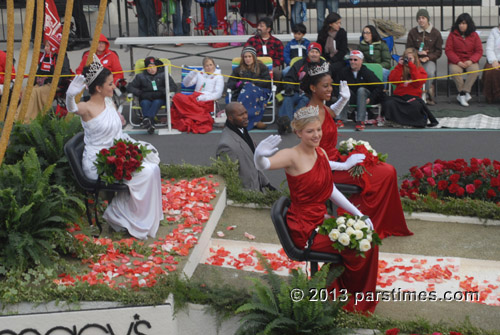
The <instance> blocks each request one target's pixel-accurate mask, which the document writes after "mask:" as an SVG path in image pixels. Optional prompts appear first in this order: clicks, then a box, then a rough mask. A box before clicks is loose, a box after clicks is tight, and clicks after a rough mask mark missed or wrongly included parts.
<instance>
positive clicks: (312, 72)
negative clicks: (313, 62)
mask: <svg viewBox="0 0 500 335" xmlns="http://www.w3.org/2000/svg"><path fill="white" fill-rule="evenodd" d="M328 72H330V63H328V62H324V63H323V64H322V65H318V66H314V67H312V68H310V69H309V70H308V71H307V74H308V75H309V76H311V77H312V76H317V75H318V74H322V73H328Z"/></svg>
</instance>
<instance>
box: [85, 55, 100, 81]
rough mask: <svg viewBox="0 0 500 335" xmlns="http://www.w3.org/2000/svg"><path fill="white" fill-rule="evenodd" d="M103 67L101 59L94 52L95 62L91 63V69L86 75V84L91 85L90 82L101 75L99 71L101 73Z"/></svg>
mask: <svg viewBox="0 0 500 335" xmlns="http://www.w3.org/2000/svg"><path fill="white" fill-rule="evenodd" d="M103 69H104V66H102V64H101V61H100V60H99V58H98V57H97V56H96V55H95V54H94V59H93V62H92V63H90V65H89V71H88V72H87V74H86V75H85V84H86V85H87V87H89V86H90V84H92V82H93V81H94V80H95V78H97V76H98V75H99V73H101V71H102V70H103Z"/></svg>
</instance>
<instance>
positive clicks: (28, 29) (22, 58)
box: [0, 0, 35, 165]
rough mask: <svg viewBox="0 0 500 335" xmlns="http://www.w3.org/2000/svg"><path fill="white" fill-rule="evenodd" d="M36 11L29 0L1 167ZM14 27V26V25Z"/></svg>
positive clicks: (0, 144)
mask: <svg viewBox="0 0 500 335" xmlns="http://www.w3.org/2000/svg"><path fill="white" fill-rule="evenodd" d="M12 1H13V0H10V2H12ZM34 9H35V0H28V1H27V2H26V21H25V23H24V31H23V39H22V42H21V51H20V53H19V65H18V66H17V73H18V76H19V78H18V80H16V82H15V84H14V89H13V90H12V96H11V99H10V106H9V111H8V113H7V119H6V120H5V125H4V128H3V129H2V137H0V165H2V162H3V157H4V155H5V150H6V149H7V144H8V143H9V138H10V132H11V131H12V124H13V123H14V118H15V116H16V110H17V102H18V100H19V95H20V93H21V88H22V86H23V80H22V76H23V74H24V69H25V67H26V61H27V58H28V51H29V46H30V39H31V27H32V24H33V11H34ZM12 25H14V24H13V23H12ZM9 28H10V27H9Z"/></svg>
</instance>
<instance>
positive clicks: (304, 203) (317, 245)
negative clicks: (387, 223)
mask: <svg viewBox="0 0 500 335" xmlns="http://www.w3.org/2000/svg"><path fill="white" fill-rule="evenodd" d="M316 152H317V154H318V157H317V159H316V163H315V164H314V166H313V168H312V169H311V170H309V171H308V172H306V173H303V174H301V175H298V176H290V175H288V174H287V175H286V178H287V181H288V186H289V188H290V198H291V205H290V208H289V210H288V213H287V224H288V227H289V229H290V235H291V236H292V239H293V241H294V243H295V245H296V246H297V247H299V248H304V247H305V245H306V242H307V240H308V239H309V236H311V234H312V232H313V230H314V229H315V228H316V227H317V226H319V225H321V224H322V223H323V220H324V216H325V214H326V205H325V202H326V200H327V199H328V198H329V197H330V195H331V193H332V190H333V175H332V173H331V170H330V165H329V164H328V159H327V157H326V156H325V154H324V152H323V151H322V150H321V149H320V148H317V149H316ZM311 249H312V250H315V251H321V252H329V253H335V254H338V253H339V251H338V250H336V249H334V248H333V247H332V241H331V240H330V238H329V237H328V236H326V235H320V234H318V235H316V237H315V238H314V240H313V244H312V247H311ZM340 254H341V256H342V260H343V265H344V267H345V270H344V272H343V273H342V275H341V276H340V277H339V278H337V280H335V282H334V283H333V284H332V285H331V286H329V287H328V290H329V291H330V290H334V289H335V290H337V293H336V297H337V298H338V297H339V296H341V295H342V293H343V291H342V290H343V289H345V290H347V292H349V293H351V294H352V295H356V294H358V295H360V294H364V295H365V296H366V295H367V294H375V288H376V284H377V271H378V247H377V246H375V247H374V248H372V249H371V250H369V251H367V252H366V253H365V256H366V257H365V258H362V257H360V256H356V252H355V251H352V250H350V249H349V250H344V251H342V252H341V253H340ZM376 305H377V302H376V301H361V302H358V303H357V304H355V301H354V299H352V298H351V299H349V301H348V303H347V305H346V306H345V307H344V308H345V309H346V310H348V311H359V312H373V311H374V310H375V307H376Z"/></svg>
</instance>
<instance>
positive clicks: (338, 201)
mask: <svg viewBox="0 0 500 335" xmlns="http://www.w3.org/2000/svg"><path fill="white" fill-rule="evenodd" d="M330 200H331V201H332V202H333V203H334V204H335V205H337V206H338V207H341V208H343V209H345V210H346V211H348V212H349V213H351V214H352V215H355V216H359V217H363V216H364V215H363V213H361V212H360V211H359V209H357V208H356V206H354V205H353V204H352V203H351V202H350V201H349V200H347V198H346V197H345V196H344V195H343V194H342V193H341V192H340V191H339V190H337V188H336V187H335V185H333V191H332V195H330ZM364 221H365V223H366V224H367V225H368V226H369V227H370V229H371V230H373V223H372V220H370V218H367V219H365V220H364Z"/></svg>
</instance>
